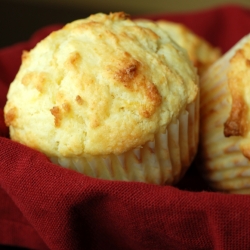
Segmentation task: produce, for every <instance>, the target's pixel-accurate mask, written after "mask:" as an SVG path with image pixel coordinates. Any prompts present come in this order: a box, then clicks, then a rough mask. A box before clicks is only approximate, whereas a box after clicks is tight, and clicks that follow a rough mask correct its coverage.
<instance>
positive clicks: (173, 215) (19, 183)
mask: <svg viewBox="0 0 250 250" xmlns="http://www.w3.org/2000/svg"><path fill="white" fill-rule="evenodd" d="M150 18H152V19H154V20H155V19H168V20H172V21H175V22H182V23H184V24H186V25H187V26H188V27H189V28H191V29H192V30H193V31H195V32H196V33H197V34H199V35H201V36H203V37H204V38H206V39H207V40H208V41H210V42H211V43H212V44H213V45H216V46H219V47H221V48H222V51H223V52H225V51H226V50H228V49H229V48H230V47H231V46H232V45H233V44H234V43H236V42H237V41H238V40H239V39H240V38H241V37H242V36H244V35H246V34H248V33H249V32H250V10H248V9H243V8H240V7H237V6H223V7H219V8H216V9H209V10H205V11H201V12H198V13H187V14H178V15H177V14H175V15H170V14H166V15H165V14H162V15H157V16H150ZM57 28H59V26H50V27H47V28H44V29H42V30H39V31H38V32H37V33H35V34H34V35H33V37H31V39H30V40H29V41H27V42H24V43H20V44H17V45H14V46H11V47H8V48H5V49H2V50H0V136H1V137H0V244H9V245H15V246H20V247H27V248H30V249H58V250H64V249H65V250H68V249H136V250H144V249H150V250H153V249H157V250H159V249H180V250H182V249H183V250H184V249H190V250H191V249H192V250H193V249H249V246H250V229H249V222H250V209H249V208H250V196H247V195H229V194H220V193H215V192H212V191H211V190H209V189H207V187H206V186H205V185H204V181H203V180H202V179H201V177H200V176H199V174H198V173H197V172H196V170H195V168H194V166H192V168H191V169H190V171H189V172H188V173H187V174H186V176H185V178H184V179H183V181H182V182H181V183H180V184H179V185H178V186H176V187H169V186H165V187H160V186H155V185H149V184H143V183H136V182H118V181H117V182H115V181H104V180H97V179H94V178H90V177H86V176H84V175H82V174H79V173H76V172H74V171H70V170H67V169H64V168H62V167H59V166H56V165H54V164H52V163H50V162H49V160H48V159H47V158H46V157H45V156H44V155H43V154H41V153H39V152H36V151H35V150H32V149H29V148H27V147H25V146H23V145H20V144H18V143H15V142H12V141H11V140H10V139H8V130H7V129H6V127H5V125H4V122H3V111H2V109H3V107H4V104H5V101H6V93H7V89H8V85H9V83H10V82H11V81H12V79H13V78H14V76H15V74H16V72H17V70H18V67H19V65H20V56H21V52H22V50H24V49H26V50H27V49H30V48H32V47H33V46H34V45H35V44H36V43H37V42H38V41H39V40H40V39H42V38H43V37H45V36H46V35H47V34H49V33H50V32H51V31H52V30H55V29H57ZM48 139H49V138H48Z"/></svg>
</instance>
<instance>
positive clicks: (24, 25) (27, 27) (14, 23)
mask: <svg viewBox="0 0 250 250" xmlns="http://www.w3.org/2000/svg"><path fill="white" fill-rule="evenodd" d="M34 2H35V0H34ZM90 14H92V13H91V10H88V11H84V10H80V9H76V8H66V7H56V6H48V5H41V4H40V5H37V4H35V3H22V2H20V1H19V2H17V1H12V0H0V48H2V47H6V46H9V45H12V44H14V43H17V42H20V41H25V40H27V39H29V37H30V36H31V35H32V34H33V33H34V32H35V31H36V30H37V29H39V28H41V27H44V26H47V25H50V24H57V23H63V24H64V23H67V22H71V21H73V20H75V19H79V18H84V17H87V16H88V15H90Z"/></svg>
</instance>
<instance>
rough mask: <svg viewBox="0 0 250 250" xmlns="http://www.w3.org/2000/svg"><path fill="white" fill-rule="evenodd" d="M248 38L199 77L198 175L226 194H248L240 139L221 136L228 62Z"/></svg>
mask: <svg viewBox="0 0 250 250" xmlns="http://www.w3.org/2000/svg"><path fill="white" fill-rule="evenodd" d="M246 39H249V37H248V38H247V37H246V38H244V39H242V40H241V41H240V42H239V43H237V44H236V45H235V46H234V47H233V48H232V49H231V50H230V51H228V52H227V53H226V54H225V55H224V56H223V57H222V58H221V59H220V60H218V61H217V62H216V63H215V64H213V65H212V66H211V67H210V68H209V70H208V71H207V72H206V73H205V74H204V75H203V76H202V77H201V103H200V109H201V112H200V113H201V114H200V116H201V121H200V125H201V127H200V145H201V150H200V153H201V154H202V157H201V158H202V162H201V166H200V167H201V172H202V174H203V176H204V178H205V179H206V180H207V181H208V182H209V184H210V186H211V187H212V188H214V189H215V190H218V191H223V192H228V193H250V161H249V160H248V159H247V158H246V157H245V156H244V155H243V154H242V152H241V150H240V146H239V144H240V141H241V139H242V138H241V137H236V136H231V137H225V136H224V123H225V122H226V120H227V118H228V117H229V113H230V110H231V102H232V101H231V95H230V91H229V88H228V82H227V71H228V67H229V60H230V58H231V57H232V56H233V55H234V54H235V52H236V50H238V49H239V48H240V47H241V46H242V45H243V44H244V43H245V42H246Z"/></svg>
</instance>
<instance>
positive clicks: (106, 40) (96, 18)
mask: <svg viewBox="0 0 250 250" xmlns="http://www.w3.org/2000/svg"><path fill="white" fill-rule="evenodd" d="M197 94H198V82H197V73H196V70H195V68H194V67H193V65H192V62H191V61H190V59H189V57H188V55H187V52H186V51H185V50H184V49H182V48H181V47H180V46H179V45H177V44H176V43H175V42H174V41H173V40H172V39H171V38H170V37H169V36H168V35H167V33H166V32H164V31H163V30H162V29H161V28H159V29H158V30H152V29H151V28H150V25H148V27H147V25H144V27H142V26H139V25H138V24H136V22H134V21H132V20H131V19H130V18H129V16H128V15H127V14H125V13H123V12H118V13H111V14H109V15H106V14H103V13H98V14H95V15H91V16H90V17H88V18H86V19H81V20H76V21H74V22H72V23H69V24H67V25H65V26H64V27H63V28H62V29H60V30H57V31H54V32H52V33H51V34H50V35H49V36H47V37H46V38H45V39H43V40H42V41H40V42H39V43H38V44H37V45H36V46H35V48H33V49H32V50H30V51H29V52H28V51H24V52H23V55H22V64H21V67H20V69H19V72H18V73H17V75H16V77H15V79H14V81H13V82H12V83H11V85H10V89H9V92H8V96H7V99H8V100H7V103H6V106H5V109H4V112H5V122H6V124H7V125H8V126H9V128H10V136H11V138H12V139H13V140H15V141H19V142H21V143H22V144H25V145H27V146H29V147H32V148H34V149H37V150H39V151H42V152H44V153H46V154H47V155H52V156H53V155H59V156H67V157H70V156H84V155H105V154H111V153H114V154H120V153H123V152H126V151H127V150H130V149H132V148H136V147H140V146H141V145H143V144H144V143H146V142H147V141H150V140H152V139H153V138H154V134H155V133H157V132H159V131H161V132H164V131H165V130H166V128H167V127H168V124H169V123H170V122H171V121H175V119H177V118H178V115H179V114H180V113H181V112H183V111H184V110H185V108H186V106H187V105H188V104H189V103H191V102H193V101H194V100H195V98H196V96H197Z"/></svg>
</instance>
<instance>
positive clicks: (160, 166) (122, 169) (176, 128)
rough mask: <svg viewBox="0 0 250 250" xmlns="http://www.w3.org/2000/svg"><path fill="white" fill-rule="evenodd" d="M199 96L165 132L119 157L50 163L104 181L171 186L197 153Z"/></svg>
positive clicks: (64, 159) (87, 158)
mask: <svg viewBox="0 0 250 250" xmlns="http://www.w3.org/2000/svg"><path fill="white" fill-rule="evenodd" d="M198 130H199V96H198V97H197V98H196V100H195V101H194V102H192V103H191V104H189V105H188V106H187V108H186V110H184V111H183V112H182V113H181V115H180V116H179V118H178V119H177V120H176V121H175V122H172V123H170V124H169V126H168V128H167V131H166V133H164V134H163V133H157V134H155V137H154V138H155V139H154V141H150V142H147V143H146V144H145V145H143V146H142V147H141V148H136V149H133V150H130V151H128V152H125V153H123V154H121V155H113V154H111V155H106V156H95V157H85V158H83V157H81V158H77V157H73V158H58V157H51V158H50V159H51V161H52V162H53V163H55V164H59V165H61V166H63V167H65V168H69V169H72V170H75V171H77V172H80V173H83V174H86V175H88V176H91V177H95V178H101V179H107V180H123V181H139V182H146V183H153V184H159V185H163V184H174V183H176V182H178V181H179V180H180V178H181V177H182V176H183V175H184V173H185V172H186V170H187V168H188V167H189V166H190V165H191V162H192V160H193V158H194V156H195V154H196V151H197V144H198V134H199V131H198Z"/></svg>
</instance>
